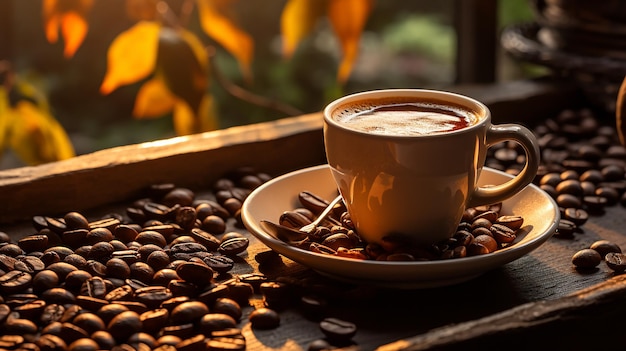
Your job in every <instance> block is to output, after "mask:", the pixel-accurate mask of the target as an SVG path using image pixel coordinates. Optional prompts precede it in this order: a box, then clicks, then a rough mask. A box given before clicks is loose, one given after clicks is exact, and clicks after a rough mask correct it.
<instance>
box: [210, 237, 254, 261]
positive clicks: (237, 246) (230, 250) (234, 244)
mask: <svg viewBox="0 0 626 351" xmlns="http://www.w3.org/2000/svg"><path fill="white" fill-rule="evenodd" d="M249 244H250V241H249V240H248V238H246V237H239V238H232V239H228V240H226V241H223V242H222V243H221V244H220V246H219V248H218V250H217V251H218V252H219V253H221V254H223V255H226V256H230V257H232V256H236V255H238V254H240V253H242V252H244V251H245V250H246V249H247V248H248V245H249Z"/></svg>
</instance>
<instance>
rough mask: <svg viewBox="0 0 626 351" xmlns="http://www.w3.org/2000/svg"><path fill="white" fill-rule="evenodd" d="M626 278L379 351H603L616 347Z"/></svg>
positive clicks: (438, 329)
mask: <svg viewBox="0 0 626 351" xmlns="http://www.w3.org/2000/svg"><path fill="white" fill-rule="evenodd" d="M624 294H626V275H620V276H616V277H614V278H611V279H609V280H607V281H606V282H602V283H599V284H596V285H594V286H591V287H589V288H586V289H582V290H580V291H577V292H575V293H573V294H571V295H568V296H565V297H562V298H559V299H555V300H541V301H535V302H529V303H527V304H523V305H520V306H518V307H515V308H511V309H509V310H506V311H504V312H501V313H496V314H493V315H490V316H487V317H484V318H480V319H476V320H472V321H468V322H464V323H459V324H456V325H448V326H444V327H441V328H437V329H434V330H432V331H430V332H428V333H425V334H422V335H419V336H416V337H413V338H408V339H404V340H399V341H396V342H393V343H390V344H387V345H383V346H381V347H379V348H378V349H377V350H378V351H392V350H393V351H399V350H403V351H418V350H477V349H482V350H486V349H489V350H491V349H506V350H530V349H537V348H540V349H554V350H558V349H571V348H575V349H585V348H586V347H589V349H595V350H597V349H600V348H601V347H602V346H607V347H610V346H612V345H614V342H615V339H614V338H612V337H610V335H619V334H620V333H621V330H622V323H621V320H622V316H623V311H624V309H625V308H626V300H624V298H623V297H624Z"/></svg>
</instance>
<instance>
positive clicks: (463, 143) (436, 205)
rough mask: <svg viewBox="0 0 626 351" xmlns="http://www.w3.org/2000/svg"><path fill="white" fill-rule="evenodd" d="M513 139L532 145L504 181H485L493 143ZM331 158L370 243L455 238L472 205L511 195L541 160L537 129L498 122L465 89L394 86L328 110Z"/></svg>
mask: <svg viewBox="0 0 626 351" xmlns="http://www.w3.org/2000/svg"><path fill="white" fill-rule="evenodd" d="M503 141H514V142H516V143H519V144H520V145H521V146H522V148H523V149H524V151H525V153H526V161H525V162H526V163H525V166H524V168H523V169H522V171H521V172H520V173H519V174H518V175H516V176H515V177H514V178H512V179H511V180H509V181H507V182H505V183H503V184H489V185H485V186H479V185H478V179H479V177H480V173H481V171H482V169H483V166H484V163H485V158H486V154H487V149H488V148H489V147H490V146H492V145H495V144H497V143H500V142H503ZM324 143H325V148H326V157H327V160H328V164H329V165H330V169H331V172H332V175H333V178H334V180H335V182H336V184H337V187H338V189H339V192H340V193H341V195H342V197H343V199H344V202H345V204H346V207H347V209H348V213H349V214H350V216H351V219H352V222H353V223H354V226H355V228H356V230H357V232H358V234H359V235H360V236H361V238H362V239H363V240H365V241H366V242H368V243H380V244H392V245H396V244H397V245H430V244H434V243H437V242H441V241H442V240H445V239H447V238H450V237H451V236H452V235H453V234H454V233H455V231H456V229H457V225H458V224H459V222H460V220H461V218H462V215H463V211H464V210H465V209H466V208H468V207H475V206H481V205H489V204H493V203H498V202H502V201H504V200H506V199H508V198H510V197H512V196H514V195H515V194H517V193H519V192H520V191H521V190H523V189H524V187H526V186H527V185H528V184H530V183H531V182H532V181H533V179H534V178H535V175H536V173H537V169H538V167H539V157H540V152H539V146H538V143H537V141H536V138H535V136H534V134H533V133H532V132H531V131H530V130H529V129H527V128H526V127H524V126H522V125H519V124H499V125H495V124H492V123H491V112H490V110H489V109H488V108H487V107H486V106H485V105H484V104H483V103H481V102H479V101H477V100H475V99H472V98H469V97H466V96H462V95H459V94H455V93H450V92H444V91H435V90H422V89H389V90H374V91H367V92H362V93H356V94H352V95H348V96H345V97H342V98H339V99H337V100H335V101H333V102H331V103H330V104H329V105H328V106H326V108H325V109H324Z"/></svg>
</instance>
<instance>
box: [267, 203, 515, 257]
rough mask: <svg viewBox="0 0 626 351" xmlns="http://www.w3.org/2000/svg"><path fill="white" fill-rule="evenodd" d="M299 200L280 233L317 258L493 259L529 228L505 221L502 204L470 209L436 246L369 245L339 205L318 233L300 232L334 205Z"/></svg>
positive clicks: (284, 219) (282, 219)
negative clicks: (479, 256) (447, 237)
mask: <svg viewBox="0 0 626 351" xmlns="http://www.w3.org/2000/svg"><path fill="white" fill-rule="evenodd" d="M298 199H299V201H300V204H301V205H302V207H299V208H296V209H292V210H287V211H285V212H283V214H282V215H281V216H280V218H279V225H280V226H282V227H285V228H287V229H285V230H282V231H281V233H279V237H281V239H283V240H284V241H286V242H288V243H289V244H291V245H294V246H296V247H299V248H302V249H305V250H310V251H312V252H316V253H322V254H327V255H333V256H338V257H345V258H353V259H360V260H377V261H426V260H440V259H451V258H462V257H467V256H477V255H484V254H489V253H492V252H494V251H496V250H499V249H501V248H504V247H507V246H509V245H511V244H512V243H513V241H514V240H515V239H516V238H517V234H518V230H520V228H522V225H523V223H524V218H523V217H521V216H512V215H501V210H502V204H501V203H497V204H493V205H489V206H480V207H472V208H468V209H466V210H465V212H464V213H463V218H462V220H461V222H460V223H459V225H458V227H457V231H456V233H455V234H454V235H453V236H452V237H451V238H449V239H447V240H445V241H443V242H440V243H437V244H434V245H430V246H427V247H424V246H415V245H407V244H406V243H403V242H383V243H380V244H379V243H367V242H365V241H363V240H362V239H361V238H360V237H359V235H358V233H357V232H356V230H355V228H354V226H353V225H352V221H351V220H350V214H349V213H348V212H347V211H346V208H345V205H344V204H343V203H340V204H338V205H336V206H335V208H333V210H332V211H331V214H330V215H329V216H328V218H327V220H325V222H322V223H321V224H320V225H318V226H317V227H316V228H315V230H314V231H313V232H311V233H305V232H299V231H298V230H299V229H300V228H302V227H303V226H305V225H307V224H310V223H312V222H313V221H314V220H315V218H316V217H317V216H318V215H319V214H320V213H321V212H322V211H323V210H324V209H325V208H326V207H327V206H328V205H329V202H328V201H327V200H325V199H322V198H320V197H319V196H317V195H316V194H313V193H311V192H308V191H303V192H301V193H300V194H299V196H298ZM289 229H295V231H294V230H289Z"/></svg>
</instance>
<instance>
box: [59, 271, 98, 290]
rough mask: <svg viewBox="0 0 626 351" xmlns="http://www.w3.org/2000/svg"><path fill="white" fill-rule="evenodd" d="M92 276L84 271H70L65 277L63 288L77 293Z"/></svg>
mask: <svg viewBox="0 0 626 351" xmlns="http://www.w3.org/2000/svg"><path fill="white" fill-rule="evenodd" d="M92 277H93V275H92V274H91V273H89V272H87V271H85V270H81V269H79V270H75V271H71V272H69V273H68V274H67V276H66V277H65V287H66V288H67V289H70V290H72V291H79V290H80V288H81V287H82V286H83V283H85V282H86V281H87V280H88V279H91V278H92Z"/></svg>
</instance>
